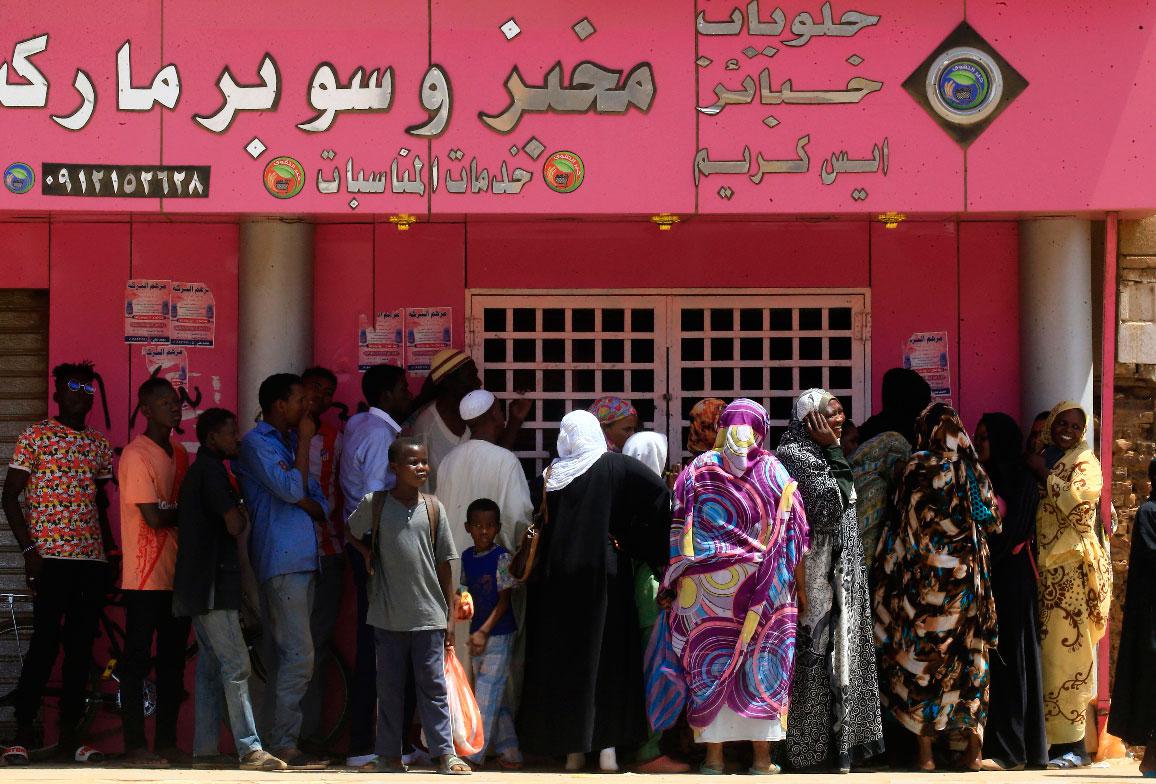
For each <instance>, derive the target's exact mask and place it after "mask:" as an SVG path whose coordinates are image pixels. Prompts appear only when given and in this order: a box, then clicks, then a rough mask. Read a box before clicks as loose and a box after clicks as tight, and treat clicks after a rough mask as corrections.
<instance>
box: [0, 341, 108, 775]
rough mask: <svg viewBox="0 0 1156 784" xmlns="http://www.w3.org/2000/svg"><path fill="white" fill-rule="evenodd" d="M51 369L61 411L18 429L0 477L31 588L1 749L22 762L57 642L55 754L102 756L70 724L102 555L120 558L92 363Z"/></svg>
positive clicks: (84, 675) (85, 667)
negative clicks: (11, 729)
mask: <svg viewBox="0 0 1156 784" xmlns="http://www.w3.org/2000/svg"><path fill="white" fill-rule="evenodd" d="M52 377H53V380H54V387H55V391H54V393H53V395H52V399H53V400H54V401H55V402H56V404H57V407H58V409H59V413H58V414H57V415H56V418H54V419H46V420H44V421H43V422H38V423H37V424H35V425H32V426H31V427H29V428H28V429H27V430H25V431H24V433H23V434H22V435H21V436H20V438H19V440H18V441H17V442H16V448H15V450H14V451H13V453H12V463H11V464H10V466H9V468H8V475H7V477H6V478H5V480H4V495H3V507H4V514H5V515H6V516H7V518H8V525H9V526H10V527H11V529H12V534H13V535H14V536H15V537H16V542H17V544H18V545H19V546H20V549H21V551H22V552H23V554H24V572H25V575H26V577H27V581H28V586H29V588H31V589H32V591H33V594H34V596H35V598H34V599H33V604H32V613H33V615H32V623H33V631H32V640H31V642H30V644H29V647H28V652H27V653H26V654H25V655H24V666H23V669H22V670H21V673H20V681H19V683H18V685H17V688H16V706H15V707H16V711H15V712H16V737H15V741H14V744H13V745H12V746H10V747H8V748H7V749H6V750H5V752H4V755H3V756H4V761H5V762H7V763H8V764H9V765H26V764H28V749H29V748H34V747H37V746H39V745H40V742H39V741H40V739H39V738H37V737H36V728H35V722H36V719H37V714H38V713H39V711H40V700H41V696H42V693H43V691H44V687H45V685H46V684H47V683H48V678H49V676H51V674H52V670H53V667H54V666H55V664H56V657H57V655H58V654H59V652H60V648H61V645H62V644H63V647H64V664H63V666H62V669H61V677H62V680H63V684H62V685H63V696H62V697H61V700H60V728H59V744H58V750H59V754H60V755H61V756H62V757H63V758H65V759H67V760H70V761H76V762H99V761H101V760H102V759H103V755H102V754H101V753H100V752H98V751H96V750H95V749H92V748H90V747H88V746H82V745H80V738H79V737H77V725H78V724H79V722H80V719H81V717H82V716H83V711H84V700H85V683H86V681H87V679H88V675H89V668H90V667H91V664H92V645H93V640H94V639H95V637H96V632H97V624H98V621H99V617H100V611H101V608H102V607H103V605H104V598H105V589H106V587H107V586H108V585H109V582H110V580H109V577H110V575H109V563H108V561H109V560H110V559H112V558H113V557H117V556H119V553H117V552H116V543H115V541H114V540H113V538H112V531H111V529H110V528H109V524H108V516H107V514H106V508H107V506H108V502H107V500H106V499H105V498H104V489H103V486H104V484H105V482H107V481H108V480H109V479H111V478H112V447H111V446H110V445H109V443H108V439H106V438H105V437H104V436H103V435H102V434H100V433H99V432H97V431H96V430H93V429H92V428H90V427H88V426H87V424H86V420H87V418H88V414H89V412H90V411H91V410H92V404H93V396H94V394H95V389H94V387H93V381H94V380H95V378H96V373H95V371H94V370H93V367H92V364H91V363H89V362H82V363H77V364H65V365H59V366H57V367H56V368H54V369H53V371H52ZM21 493H23V494H24V505H23V506H22V505H21V503H20V494H21Z"/></svg>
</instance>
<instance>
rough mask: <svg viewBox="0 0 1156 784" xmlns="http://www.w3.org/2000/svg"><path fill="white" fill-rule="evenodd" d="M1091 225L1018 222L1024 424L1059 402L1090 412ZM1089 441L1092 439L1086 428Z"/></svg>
mask: <svg viewBox="0 0 1156 784" xmlns="http://www.w3.org/2000/svg"><path fill="white" fill-rule="evenodd" d="M1092 336H1093V331H1092V224H1091V221H1087V220H1080V219H1076V218H1038V219H1033V220H1025V221H1022V222H1021V223H1020V357H1021V359H1020V363H1021V368H1020V386H1021V390H1022V391H1021V402H1022V403H1023V416H1024V420H1025V422H1028V421H1030V420H1031V418H1032V417H1034V416H1035V415H1036V414H1037V413H1038V412H1040V411H1046V410H1047V409H1049V408H1051V407H1052V406H1053V405H1055V404H1056V403H1058V402H1059V401H1061V400H1075V401H1078V402H1080V403H1081V404H1083V406H1084V409H1085V410H1086V411H1088V412H1089V413H1091V411H1092V402H1093V401H1092V364H1093V355H1092ZM1088 437H1089V439H1091V438H1092V437H1093V434H1092V433H1091V428H1089V433H1088Z"/></svg>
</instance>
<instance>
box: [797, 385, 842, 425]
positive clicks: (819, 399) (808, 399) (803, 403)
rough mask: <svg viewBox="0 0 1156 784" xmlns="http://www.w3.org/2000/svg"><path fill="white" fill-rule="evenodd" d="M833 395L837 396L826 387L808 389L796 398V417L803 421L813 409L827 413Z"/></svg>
mask: <svg viewBox="0 0 1156 784" xmlns="http://www.w3.org/2000/svg"><path fill="white" fill-rule="evenodd" d="M833 397H835V396H834V395H832V394H831V393H830V392H828V391H827V390H825V389H808V390H807V391H806V392H803V393H802V394H800V395H799V397H798V398H796V399H795V419H797V420H799V421H800V422H802V421H803V420H804V419H806V418H807V414H810V413H811V412H812V411H818V412H819V413H821V414H825V413H826V412H827V404H828V403H830V402H831V399H832V398H833Z"/></svg>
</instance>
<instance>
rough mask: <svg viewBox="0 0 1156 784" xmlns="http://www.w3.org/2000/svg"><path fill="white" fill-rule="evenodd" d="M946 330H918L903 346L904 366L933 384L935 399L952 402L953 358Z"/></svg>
mask: <svg viewBox="0 0 1156 784" xmlns="http://www.w3.org/2000/svg"><path fill="white" fill-rule="evenodd" d="M947 346H948V337H947V333H946V332H916V333H914V334H913V335H912V336H911V337H909V338H908V339H907V343H906V344H905V345H904V347H903V367H905V368H908V369H910V370H914V371H915V372H916V373H918V374H919V375H921V376H923V378H924V380H926V381H927V383H928V384H930V385H931V395H932V397H933V398H935V400H937V401H942V402H944V403H948V404H950V403H951V360H950V358H949V356H948V349H947Z"/></svg>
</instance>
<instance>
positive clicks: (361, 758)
mask: <svg viewBox="0 0 1156 784" xmlns="http://www.w3.org/2000/svg"><path fill="white" fill-rule="evenodd" d="M371 762H377V755H376V754H358V755H356V756H353V757H346V758H345V767H347V768H360V767H361V766H362V765H368V764H369V763H371Z"/></svg>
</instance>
